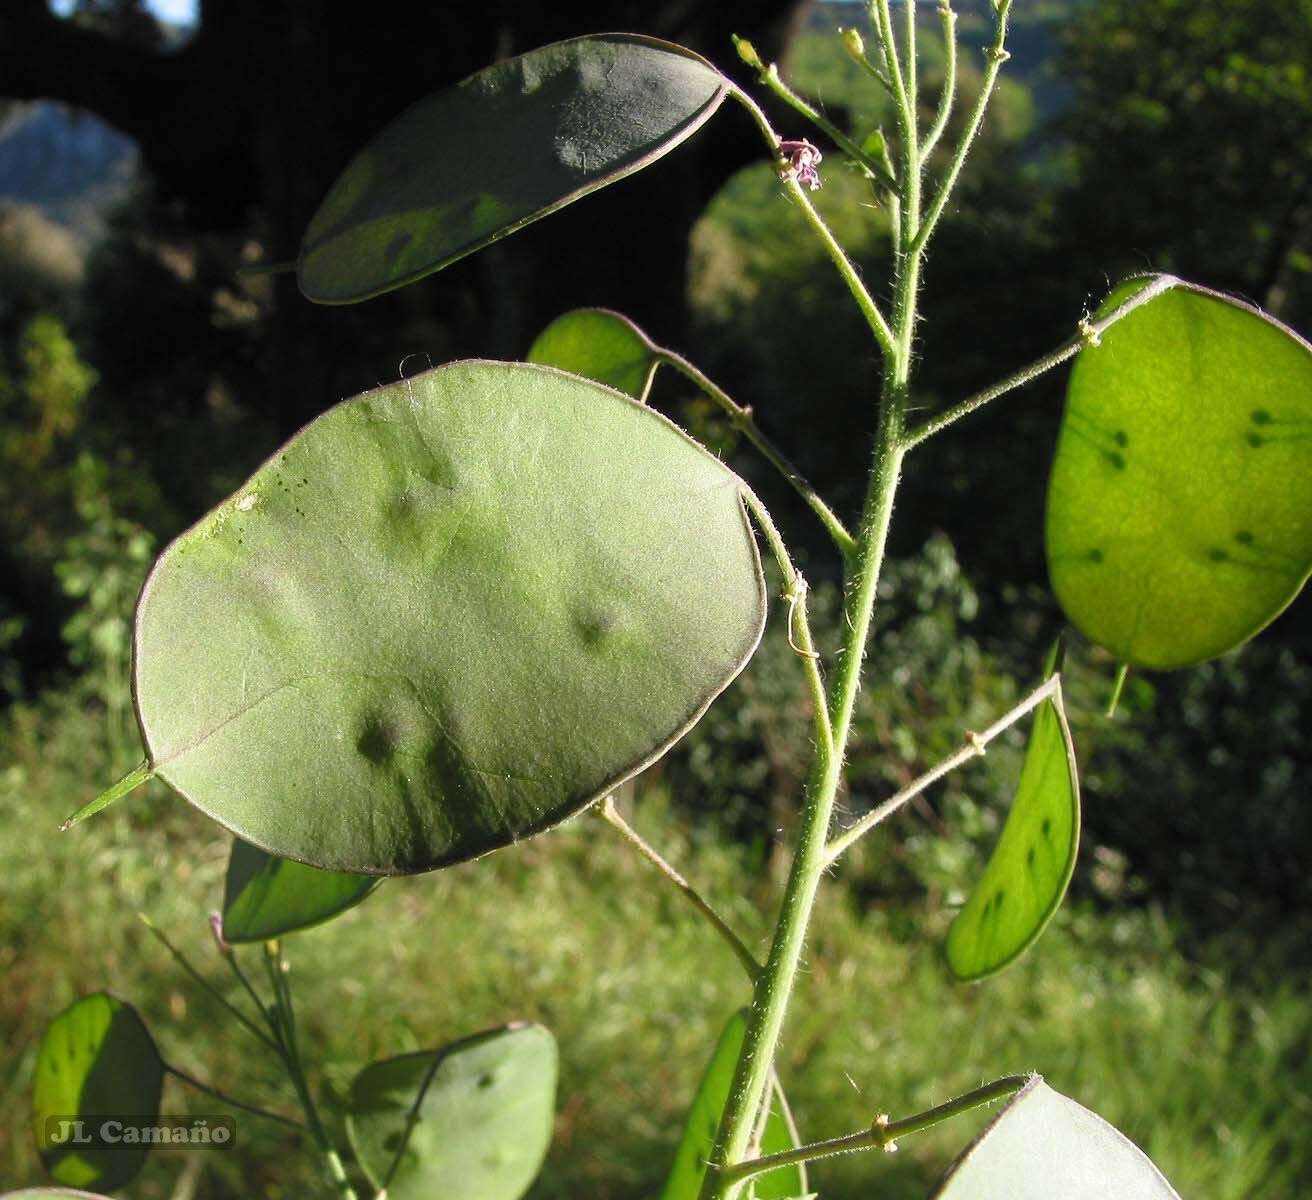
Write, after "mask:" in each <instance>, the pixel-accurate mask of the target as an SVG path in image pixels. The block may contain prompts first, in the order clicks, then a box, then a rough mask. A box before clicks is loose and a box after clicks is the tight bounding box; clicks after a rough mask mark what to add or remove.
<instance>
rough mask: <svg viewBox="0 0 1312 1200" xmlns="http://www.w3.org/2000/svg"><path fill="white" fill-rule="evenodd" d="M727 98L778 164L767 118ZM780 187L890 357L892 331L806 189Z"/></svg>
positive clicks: (789, 179)
mask: <svg viewBox="0 0 1312 1200" xmlns="http://www.w3.org/2000/svg"><path fill="white" fill-rule="evenodd" d="M729 94H730V95H731V96H733V98H734V99H735V100H737V101H738V103H739V104H741V105H742V106H743V107H744V108H746V109H747V111H748V112H749V113H751V115H752V119H753V120H754V121H755V122H756V127H757V128H758V129H759V130H760V131H761V135H762V137H764V138H765V140H766V143H767V145H769V147H770V151H771V153H772V154H774V155H776V160H777V156H778V153H779V135H778V134H777V133H776V132H775V130H774V127H773V126H772V125H771V124H770V121H769V118H768V117H766V115H765V113H764V112H762V111H761V106H760V105H759V104H757V103H756V101H755V100H753V99H752V98H751V97H750V96H749V95H748V94H747V93H746V92H744V91H742V90H741V89H740V88H734V89H733V90H732V91H731V92H730V93H729ZM783 183H784V187H785V188H786V189H787V191H788V194H789V196H790V197H791V198H792V200H793V203H795V204H796V205H797V206H798V208H800V209H801V210H802V216H803V218H804V219H805V220H806V223H807V224H808V225H809V226H810V227H811V230H812V232H814V233H815V235H816V236H817V237H818V238H819V239H820V242H821V244H822V245H823V246H824V248H825V252H826V253H827V254H828V255H829V257H830V259H831V260H832V261H833V264H834V266H835V267H837V268H838V273H839V275H840V276H841V277H842V280H843V282H844V283H845V284H847V290H848V291H849V292H850V293H851V294H852V299H853V300H854V301H855V302H856V306H857V308H858V309H859V310H860V312H861V315H862V316H863V317H865V319H866V324H868V325H869V326H870V330H871V332H872V333H873V334H874V335H875V340H876V341H877V342H878V343H879V348H880V350H881V351H882V352H883V353H884V354H885V355H888V354H890V353H892V351H893V346H894V340H895V339H894V337H893V330H892V328H891V327H890V326H889V323H888V321H887V320H886V319H885V317H884V314H883V313H882V312H881V311H880V309H879V305H878V304H876V303H875V300H874V297H873V296H871V294H870V293H869V292H868V291H867V290H866V285H865V284H864V283H863V282H862V281H861V275H860V273H859V272H858V271H857V269H856V268H855V267H854V266H853V265H852V263H851V260H849V259H848V257H847V252H846V251H845V250H844V249H843V247H842V246H840V245H839V244H838V239H837V238H835V237H834V235H833V234H832V233H831V232H830V231H829V226H828V225H826V224H825V222H824V218H823V217H821V216H820V214H819V213H818V212H816V210H815V205H813V204H812V203H811V200H810V197H808V196H807V194H806V189H805V188H804V187H802V185H801V184H799V183H798V182H797V179H796V177H795V176H793V175H791V174H785V175H784V177H783Z"/></svg>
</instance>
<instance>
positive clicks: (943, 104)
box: [920, 0, 957, 168]
mask: <svg viewBox="0 0 1312 1200" xmlns="http://www.w3.org/2000/svg"><path fill="white" fill-rule="evenodd" d="M938 15H939V19H940V20H941V21H942V22H943V54H944V63H943V91H942V93H941V94H940V95H939V98H938V112H937V113H936V114H935V116H934V124H933V125H931V126H930V127H929V132H928V133H927V134H926V135H925V141H924V144H923V145H922V146H921V147H920V165H921V167H922V168H923V167H924V165H925V163H927V162H928V161H929V156H930V155H931V154H932V153H933V152H934V147H935V146H937V145H938V142H939V139H940V138H941V137H942V136H943V132H944V130H946V129H947V127H948V118H949V117H951V116H952V105H953V102H954V101H955V99H956V94H957V14H956V13H955V12H953V11H952V4H951V3H950V0H939V6H938Z"/></svg>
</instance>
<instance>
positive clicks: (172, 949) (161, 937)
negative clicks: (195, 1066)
mask: <svg viewBox="0 0 1312 1200" xmlns="http://www.w3.org/2000/svg"><path fill="white" fill-rule="evenodd" d="M137 919H138V920H139V921H140V922H141V923H142V924H143V925H144V926H145V927H146V928H147V929H149V930H150V932H151V933H152V934H154V935H155V937H156V939H158V941H159V942H160V943H161V944H162V945H163V946H164V949H166V950H167V951H168V952H169V953H170V954H171V955H172V956H173V961H174V962H176V963H177V964H178V966H180V967H181V968H182V969H183V970H184V971H186V973H187V974H188V975H190V976H191V978H192V979H193V980H195V981H196V983H197V984H199V985H200V987H201V988H202V989H204V990H205V991H206V992H208V993H209V994H210V995H211V996H212V997H213V998H214V999H215V1000H217V1001H218V1002H219V1004H220V1005H222V1006H223V1008H224V1009H226V1010H227V1012H228V1014H229V1015H230V1016H231V1017H232V1018H233V1019H234V1020H236V1021H237V1022H238V1023H239V1024H240V1025H241V1027H242V1028H243V1029H245V1030H246V1032H247V1033H249V1034H250V1035H251V1036H252V1037H254V1038H256V1039H258V1040H259V1041H260V1042H262V1043H263V1044H264V1046H265V1047H267V1048H268V1049H270V1050H277V1048H278V1047H277V1046H276V1045H275V1044H274V1042H273V1041H272V1039H271V1038H270V1037H269V1035H268V1034H267V1033H265V1032H264V1030H262V1029H261V1028H260V1027H259V1026H258V1025H256V1024H255V1022H254V1021H252V1020H251V1019H250V1018H249V1017H248V1016H247V1015H246V1014H245V1013H244V1012H242V1011H241V1009H239V1008H238V1007H237V1006H236V1005H235V1004H233V1003H232V1001H231V1000H229V999H228V998H227V997H226V996H225V995H224V994H223V993H222V992H221V991H219V989H218V988H216V987H215V986H214V985H213V984H212V983H211V982H210V981H209V980H208V979H206V978H205V976H204V975H202V974H201V973H200V972H199V971H198V970H197V969H196V968H195V967H194V966H192V965H191V961H190V960H189V959H188V958H187V956H186V955H185V954H183V953H182V951H181V950H179V949H178V948H177V947H176V946H175V945H174V944H173V943H172V942H170V941H169V939H168V938H167V937H166V936H165V934H164V931H163V930H162V929H160V928H159V927H158V926H157V925H156V924H155V923H154V921H152V920H151V919H150V918H149V917H148V916H146V914H145V913H140V912H139V913H137Z"/></svg>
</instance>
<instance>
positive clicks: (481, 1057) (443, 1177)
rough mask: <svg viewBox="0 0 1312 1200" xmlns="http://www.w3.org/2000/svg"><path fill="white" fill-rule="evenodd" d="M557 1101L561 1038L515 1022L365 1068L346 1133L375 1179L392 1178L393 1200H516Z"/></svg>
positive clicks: (538, 1156)
mask: <svg viewBox="0 0 1312 1200" xmlns="http://www.w3.org/2000/svg"><path fill="white" fill-rule="evenodd" d="M421 1092H422V1099H421V1100H420V1102H419V1107H418V1114H417V1116H418V1120H417V1121H416V1122H415V1123H414V1125H413V1127H412V1128H410V1132H409V1135H408V1137H407V1135H406V1130H407V1128H408V1127H410V1124H411V1123H410V1120H409V1115H410V1113H411V1111H412V1108H413V1106H414V1103H415V1098H416V1097H417V1096H419V1095H420V1094H421ZM555 1105H556V1041H555V1039H554V1038H553V1037H552V1036H551V1034H550V1032H548V1031H547V1030H546V1029H543V1028H542V1027H541V1026H540V1025H513V1026H509V1027H507V1028H505V1029H497V1030H493V1031H491V1032H490V1033H482V1034H479V1035H477V1036H476V1037H471V1038H467V1039H465V1040H464V1041H460V1042H456V1043H454V1044H453V1045H450V1046H446V1047H443V1048H442V1049H441V1050H435V1051H434V1050H430V1051H424V1052H423V1053H420V1054H406V1055H402V1056H401V1057H399V1058H389V1059H386V1060H384V1061H383V1062H376V1063H372V1064H371V1065H369V1066H367V1067H365V1069H364V1070H363V1071H361V1072H360V1074H359V1075H357V1076H356V1078H355V1082H354V1083H352V1085H351V1095H350V1099H349V1108H348V1111H347V1116H346V1129H347V1133H348V1135H349V1137H350V1139H351V1145H352V1146H353V1147H354V1148H355V1153H356V1156H357V1157H358V1158H359V1160H360V1165H361V1166H362V1167H363V1168H364V1172H365V1174H366V1175H367V1176H368V1177H369V1180H370V1182H371V1183H372V1184H373V1185H374V1186H375V1187H380V1186H381V1185H382V1184H383V1181H384V1180H385V1179H386V1178H387V1177H388V1175H389V1174H390V1175H391V1181H390V1183H389V1185H388V1187H387V1195H388V1197H389V1200H432V1198H433V1197H435V1196H459V1197H460V1198H461V1200H519V1197H520V1196H522V1195H523V1194H524V1193H525V1192H526V1191H527V1190H528V1188H529V1185H530V1184H531V1183H532V1182H533V1180H534V1178H535V1177H536V1175H537V1173H538V1170H539V1169H540V1167H541V1166H542V1160H543V1158H545V1157H546V1153H547V1148H548V1146H550V1144H551V1130H552V1122H553V1116H554V1111H555ZM402 1145H404V1149H403V1150H402V1153H401V1157H400V1161H399V1162H398V1163H397V1164H396V1167H395V1170H393V1166H392V1164H393V1160H394V1159H395V1158H396V1154H397V1150H398V1148H401V1147H402Z"/></svg>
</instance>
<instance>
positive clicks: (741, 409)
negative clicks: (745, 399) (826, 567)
mask: <svg viewBox="0 0 1312 1200" xmlns="http://www.w3.org/2000/svg"><path fill="white" fill-rule="evenodd" d="M655 354H656V359H657V361H658V362H661V363H664V364H665V365H666V366H669V367H672V368H673V369H674V370H676V371H678V372H679V374H680V375H682V376H683V377H684V378H685V379H687V380H688V381H689V382H690V383H691V384H692V385H693V386H694V387H696V388H697V389H698V390H699V391H701V392H702V393H703V394H705V395H706V396H707V397H708V398H709V399H711V400H713V401H714V402H715V403H716V404H718V405H719V406H720V408H722V409H723V410H724V412H725V414H726V415H727V416H728V418H729V422H730V424H731V425H733V427H734V428H735V429H738V430H741V431H742V434H743V436H744V437H745V438H746V439H747V440H748V441H749V442H751V444H752V445H753V446H755V447H756V449H757V450H758V451H760V453H761V456H762V457H763V458H764V459H765V460H766V461H767V462H768V463H769V464H770V465H771V466H772V467H774V468H775V470H777V471H778V472H779V474H780V475H782V476H783V477H784V478H785V479H786V480H787V481H788V482H789V483H790V484H791V485H792V487H793V490H794V491H795V492H797V494H798V495H799V496H801V498H802V499H803V500H804V501H806V503H807V505H808V506H809V507H810V509H811V511H812V512H814V513H815V515H816V516H817V517H819V518H820V523H821V524H822V525H823V526H824V527H825V531H826V532H827V533H828V534H829V536H830V537H831V538H832V539H833V541H834V544H835V545H836V546H837V547H838V549H839V550H840V551H841V552H842V554H843V557H844V558H846V557H847V556H848V555H849V554H851V553H852V549H853V547H854V546H855V545H856V542H855V541H854V540H853V538H852V535H851V534H850V533H848V531H847V527H846V526H845V525H844V524H843V522H842V521H841V520H840V519H839V517H838V514H837V513H835V512H834V510H833V509H832V508H830V507H829V505H827V504H826V503H825V502H824V500H823V499H822V498H821V497H820V494H819V493H818V492H817V491H816V490H815V488H813V487H812V486H811V485H810V484H809V483H808V482H807V481H806V480H805V479H804V478H803V477H802V474H801V472H800V471H798V469H797V468H796V467H795V466H793V464H792V463H791V462H790V461H789V460H788V458H787V457H786V456H785V455H784V453H783V452H782V451H781V450H780V449H779V448H778V447H777V446H776V445H775V444H774V443H773V442H772V441H771V440H770V439H769V438H768V437H766V436H765V434H764V433H762V432H761V429H760V426H758V425H757V423H756V419H755V417H754V416H753V414H752V410H751V409H750V408H748V407H746V406H745V405H742V404H738V403H737V402H736V401H735V400H734V399H733V398H732V397H731V396H730V395H729V394H728V393H727V392H726V391H725V390H724V389H723V388H721V387H719V386H718V385H717V384H715V383H714V382H713V381H712V380H710V379H709V378H707V376H705V375H703V374H702V372H701V371H699V370H698V369H697V368H696V367H694V366H693V365H692V363H690V362H689V361H688V360H687V359H686V358H684V357H683V356H682V355H680V354H676V353H675V352H674V351H673V350H665V349H661V348H657V349H656V351H655Z"/></svg>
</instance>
